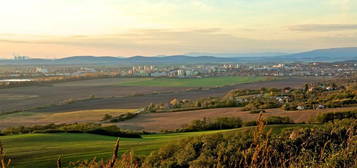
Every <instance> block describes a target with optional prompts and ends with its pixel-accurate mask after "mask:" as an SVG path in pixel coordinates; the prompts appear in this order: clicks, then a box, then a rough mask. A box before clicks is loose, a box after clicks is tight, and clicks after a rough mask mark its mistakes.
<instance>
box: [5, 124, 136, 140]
mask: <svg viewBox="0 0 357 168" xmlns="http://www.w3.org/2000/svg"><path fill="white" fill-rule="evenodd" d="M26 133H89V134H98V135H107V136H115V137H127V138H141V135H140V134H141V132H134V131H127V130H121V129H120V128H118V127H116V126H106V127H103V126H101V125H100V124H95V123H74V124H59V125H55V124H48V125H36V126H32V127H13V128H6V129H3V130H1V131H0V134H3V135H13V134H26Z"/></svg>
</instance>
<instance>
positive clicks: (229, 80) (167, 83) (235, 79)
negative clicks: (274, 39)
mask: <svg viewBox="0 0 357 168" xmlns="http://www.w3.org/2000/svg"><path fill="white" fill-rule="evenodd" d="M264 80H267V78H265V77H240V76H226V77H210V78H192V79H186V78H185V79H178V78H136V80H129V81H121V82H120V83H119V85H120V86H161V87H220V86H226V85H234V84H241V83H253V82H259V81H264Z"/></svg>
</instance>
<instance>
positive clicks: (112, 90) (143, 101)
mask: <svg viewBox="0 0 357 168" xmlns="http://www.w3.org/2000/svg"><path fill="white" fill-rule="evenodd" d="M317 80H320V79H316V78H288V79H281V80H273V81H262V82H256V83H247V84H238V85H233V86H225V87H219V88H210V89H201V90H198V89H190V88H172V87H171V88H169V87H122V86H115V87H113V86H110V87H105V86H104V87H103V86H96V87H93V86H91V87H89V88H87V87H84V88H81V89H79V88H78V87H74V88H73V89H72V90H75V91H74V92H72V93H71V92H69V91H68V90H66V91H63V92H61V91H60V90H58V92H61V94H60V95H62V96H67V97H71V95H82V96H86V97H88V95H90V94H94V95H96V96H97V97H104V98H100V99H93V100H85V101H78V102H75V103H71V104H65V105H60V106H51V107H47V108H45V109H41V110H36V111H38V112H68V111H78V110H89V109H117V108H118V109H134V108H135V109H137V108H142V107H144V106H146V105H148V104H150V103H166V102H168V101H170V100H171V99H173V98H179V99H198V98H204V97H209V96H223V95H224V94H226V93H227V92H228V91H230V90H232V89H256V88H261V87H266V88H273V87H274V88H283V87H302V86H303V85H304V84H305V83H307V82H312V81H317ZM76 89H78V90H76ZM62 90H63V89H62ZM0 92H1V90H0ZM97 92H98V93H100V94H95V93H97ZM153 93H154V94H153ZM32 94H34V93H32ZM133 94H137V96H130V95H133ZM108 96H118V97H108ZM45 97H56V99H59V98H58V97H57V96H55V95H54V94H47V96H45ZM72 97H73V96H72ZM43 99H44V96H42V98H41V97H39V98H36V99H32V100H31V101H30V100H28V101H29V102H28V101H22V102H19V103H15V102H13V103H12V105H18V106H17V107H24V106H25V105H24V104H25V103H26V104H27V106H26V107H28V106H32V107H36V106H34V104H33V103H36V104H37V105H38V104H41V102H42V105H43V104H46V103H45V102H46V101H48V100H43ZM49 99H51V98H49ZM36 101H38V102H36ZM47 104H48V103H47ZM0 106H1V105H0ZM0 108H2V107H0ZM32 111H33V110H32Z"/></svg>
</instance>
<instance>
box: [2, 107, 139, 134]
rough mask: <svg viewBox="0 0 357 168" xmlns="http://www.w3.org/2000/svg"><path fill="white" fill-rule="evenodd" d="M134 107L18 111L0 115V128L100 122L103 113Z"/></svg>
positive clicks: (116, 113)
mask: <svg viewBox="0 0 357 168" xmlns="http://www.w3.org/2000/svg"><path fill="white" fill-rule="evenodd" d="M135 111H137V110H136V109H100V110H81V111H71V112H61V113H48V112H18V113H12V114H7V115H0V129H1V128H7V127H14V126H30V125H38V124H50V123H55V124H61V123H75V122H100V121H101V120H102V118H103V116H104V115H105V114H108V115H112V116H118V115H120V114H123V113H129V112H135Z"/></svg>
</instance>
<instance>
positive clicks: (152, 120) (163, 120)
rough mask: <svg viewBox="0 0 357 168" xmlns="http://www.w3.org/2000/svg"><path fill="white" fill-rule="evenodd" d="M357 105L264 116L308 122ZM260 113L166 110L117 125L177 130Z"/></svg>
mask: <svg viewBox="0 0 357 168" xmlns="http://www.w3.org/2000/svg"><path fill="white" fill-rule="evenodd" d="M356 109H357V107H346V108H333V109H320V110H301V111H284V110H282V109H268V110H266V113H264V114H263V117H269V116H287V117H289V118H291V119H292V120H293V121H294V122H296V123H301V122H308V121H309V120H310V119H311V118H313V117H315V116H316V115H318V114H319V113H327V112H341V111H349V110H356ZM258 115H259V114H251V113H249V111H242V108H235V107H233V108H217V109H204V110H191V111H180V112H165V113H148V114H140V115H138V116H137V117H135V118H133V119H130V120H126V121H123V122H120V123H118V124H117V126H119V127H121V128H126V129H134V130H146V131H162V130H175V129H178V128H182V126H183V125H185V124H189V123H190V122H191V121H193V120H200V119H202V118H217V117H239V118H241V119H242V120H243V121H253V120H256V118H257V117H258Z"/></svg>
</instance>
